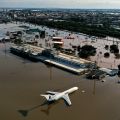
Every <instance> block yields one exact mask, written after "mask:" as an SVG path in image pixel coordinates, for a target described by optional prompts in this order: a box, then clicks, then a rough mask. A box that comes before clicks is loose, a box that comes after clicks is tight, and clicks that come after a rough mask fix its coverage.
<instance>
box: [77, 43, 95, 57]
mask: <svg viewBox="0 0 120 120" xmlns="http://www.w3.org/2000/svg"><path fill="white" fill-rule="evenodd" d="M95 54H96V48H94V47H93V46H92V45H84V46H82V47H81V49H80V51H79V53H78V55H79V57H82V58H88V57H89V56H94V55H95Z"/></svg>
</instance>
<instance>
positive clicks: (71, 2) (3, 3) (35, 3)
mask: <svg viewBox="0 0 120 120" xmlns="http://www.w3.org/2000/svg"><path fill="white" fill-rule="evenodd" d="M0 7H19V8H21V7H24V8H32V7H33V8H120V0H0Z"/></svg>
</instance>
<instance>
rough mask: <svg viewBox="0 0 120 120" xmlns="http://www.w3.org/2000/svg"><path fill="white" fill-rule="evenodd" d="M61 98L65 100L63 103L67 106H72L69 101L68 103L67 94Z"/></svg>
mask: <svg viewBox="0 0 120 120" xmlns="http://www.w3.org/2000/svg"><path fill="white" fill-rule="evenodd" d="M62 98H63V99H64V100H65V102H66V103H67V104H68V105H69V106H70V105H71V104H72V103H71V101H70V98H69V96H68V94H66V95H64V96H63V97H62Z"/></svg>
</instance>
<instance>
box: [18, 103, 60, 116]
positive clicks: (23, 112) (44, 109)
mask: <svg viewBox="0 0 120 120" xmlns="http://www.w3.org/2000/svg"><path fill="white" fill-rule="evenodd" d="M58 102H59V101H56V102H48V101H45V102H44V103H42V104H40V105H36V106H33V107H31V108H29V109H20V110H17V111H18V112H19V113H20V114H21V115H22V116H23V117H27V116H28V113H29V112H32V111H33V110H35V109H38V108H40V107H41V112H43V113H45V114H46V115H49V114H50V109H51V108H52V107H53V106H54V105H56V104H57V103H58ZM45 106H47V107H46V108H45Z"/></svg>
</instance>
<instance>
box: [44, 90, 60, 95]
mask: <svg viewBox="0 0 120 120" xmlns="http://www.w3.org/2000/svg"><path fill="white" fill-rule="evenodd" d="M46 93H47V94H51V95H56V94H58V93H59V92H53V91H47V92H46Z"/></svg>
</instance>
